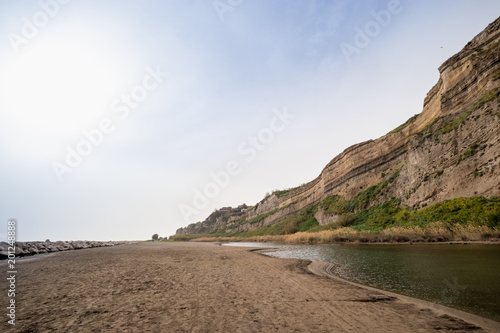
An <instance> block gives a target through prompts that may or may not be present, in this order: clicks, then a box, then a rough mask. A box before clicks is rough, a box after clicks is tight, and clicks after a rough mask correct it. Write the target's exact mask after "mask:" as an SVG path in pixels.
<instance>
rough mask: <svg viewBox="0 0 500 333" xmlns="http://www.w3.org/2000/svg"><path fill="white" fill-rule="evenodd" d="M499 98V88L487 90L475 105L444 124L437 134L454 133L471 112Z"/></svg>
mask: <svg viewBox="0 0 500 333" xmlns="http://www.w3.org/2000/svg"><path fill="white" fill-rule="evenodd" d="M499 96H500V88H495V89H492V90H489V91H487V92H485V93H484V94H483V95H482V96H481V97H480V98H479V99H478V100H477V101H476V102H475V103H474V105H473V106H472V107H470V108H468V109H467V110H465V111H463V112H462V113H460V114H459V115H458V116H457V117H456V118H455V119H453V120H452V121H451V122H449V123H446V124H445V125H444V126H443V127H441V128H440V129H439V130H438V132H437V133H438V134H446V133H449V132H451V131H454V130H455V129H457V128H458V127H460V125H462V124H463V122H464V121H465V119H467V117H468V116H470V115H471V113H472V112H474V111H475V110H477V109H479V108H480V107H482V106H483V105H484V104H486V103H488V102H491V101H492V100H494V99H497V98H498V97H499Z"/></svg>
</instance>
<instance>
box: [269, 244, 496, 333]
mask: <svg viewBox="0 0 500 333" xmlns="http://www.w3.org/2000/svg"><path fill="white" fill-rule="evenodd" d="M262 254H263V253H262ZM332 267H333V264H332V263H329V262H325V261H316V260H310V264H308V265H307V268H308V269H309V270H310V271H311V272H312V273H313V274H316V275H318V276H323V277H327V278H330V279H335V280H339V281H343V282H345V283H348V284H351V285H354V286H358V287H361V288H365V289H368V290H373V291H377V292H381V293H383V294H386V295H387V296H389V297H396V298H398V299H400V300H401V301H403V302H407V303H412V304H417V305H418V306H420V307H426V308H430V309H431V310H433V311H436V312H437V313H438V314H440V315H449V316H453V317H457V318H459V319H462V320H464V321H466V322H470V323H472V324H475V325H477V326H479V327H482V328H486V329H490V330H493V331H498V332H500V322H497V321H495V320H493V319H490V318H486V317H482V316H480V315H476V314H474V313H470V312H466V311H463V310H459V309H455V308H452V307H448V306H445V305H442V304H439V303H434V302H430V301H426V300H424V299H420V298H415V297H411V296H407V295H403V294H398V293H395V292H392V291H388V290H384V289H379V288H375V287H371V286H368V285H364V284H360V283H356V282H352V281H349V280H346V279H343V278H341V277H338V276H336V275H334V274H333V273H332V272H331V269H332Z"/></svg>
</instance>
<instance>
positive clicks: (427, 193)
mask: <svg viewBox="0 0 500 333" xmlns="http://www.w3.org/2000/svg"><path fill="white" fill-rule="evenodd" d="M499 45H500V19H497V20H496V21H495V22H493V23H492V24H490V25H489V26H488V27H487V28H486V29H485V30H484V31H483V32H481V33H480V34H479V35H477V36H476V37H475V38H474V39H473V40H472V41H471V42H469V43H468V44H467V45H466V46H465V47H464V48H463V50H462V51H460V52H459V53H457V54H456V55H454V56H453V57H451V58H450V59H448V60H447V61H446V62H445V63H444V64H442V65H441V66H440V68H439V72H440V78H439V81H438V82H437V84H436V85H435V86H434V87H433V88H432V89H431V90H430V91H429V93H428V94H427V97H426V98H425V100H424V107H423V111H422V112H421V113H420V114H419V115H417V116H414V117H412V118H410V119H409V120H408V121H407V122H406V123H405V124H403V125H401V126H400V127H398V128H397V129H395V130H394V131H392V132H390V133H388V134H387V135H385V136H383V137H381V138H379V139H376V140H370V141H366V142H362V143H359V144H357V145H354V146H351V147H349V148H347V149H346V150H345V151H343V152H342V153H341V154H340V155H338V156H336V157H335V158H334V159H333V160H332V161H331V162H330V163H328V165H327V166H326V167H325V168H324V169H323V171H322V172H321V174H320V175H319V176H318V177H317V178H316V179H314V180H313V181H311V182H309V183H308V184H305V185H303V186H300V187H297V188H294V189H291V190H288V191H278V192H275V193H273V194H272V195H270V196H268V197H266V198H265V199H264V200H262V201H261V202H260V203H258V204H257V205H255V206H254V207H249V209H248V210H246V211H245V212H244V213H243V214H242V212H241V211H240V212H238V214H234V215H230V216H225V217H224V218H222V217H218V218H219V220H217V218H215V220H214V219H212V220H213V221H212V222H211V223H207V221H208V219H207V221H205V222H202V223H198V224H196V225H195V224H192V225H190V226H189V227H187V228H181V229H179V230H178V231H177V233H178V234H183V233H202V232H215V231H222V230H226V231H248V230H253V229H257V228H260V227H263V226H266V225H272V224H275V223H277V222H279V221H280V220H282V219H283V218H285V217H286V216H289V215H290V214H294V213H297V212H298V211H300V210H301V209H303V208H304V207H308V206H312V205H316V204H318V203H319V202H320V201H321V200H322V199H324V198H326V197H328V196H330V195H340V196H343V197H345V198H346V199H347V200H350V199H352V198H354V197H355V196H357V195H358V194H360V193H361V192H363V191H364V190H366V189H367V188H368V187H370V186H373V185H376V184H378V183H380V182H381V181H383V180H384V179H386V178H387V177H389V176H390V175H392V174H394V172H395V171H396V170H400V171H399V173H398V177H397V179H396V180H395V181H394V183H392V184H391V186H390V187H389V188H388V189H386V191H385V192H384V193H383V195H381V196H380V197H379V198H378V199H377V200H378V201H379V202H378V203H381V202H384V201H386V200H390V199H391V198H394V197H395V198H397V199H398V200H399V201H400V203H401V204H402V205H406V206H410V207H413V208H421V207H425V206H427V205H429V204H433V203H436V202H440V201H443V200H447V199H453V198H457V197H471V196H492V195H494V196H499V195H500V169H499V166H500V165H499V164H500V142H499V141H500V47H499ZM376 203H377V202H374V203H372V204H376ZM315 217H316V219H317V220H318V221H319V223H320V224H327V223H331V222H335V220H336V218H337V217H336V216H328V215H326V214H324V212H321V211H317V212H316V214H315Z"/></svg>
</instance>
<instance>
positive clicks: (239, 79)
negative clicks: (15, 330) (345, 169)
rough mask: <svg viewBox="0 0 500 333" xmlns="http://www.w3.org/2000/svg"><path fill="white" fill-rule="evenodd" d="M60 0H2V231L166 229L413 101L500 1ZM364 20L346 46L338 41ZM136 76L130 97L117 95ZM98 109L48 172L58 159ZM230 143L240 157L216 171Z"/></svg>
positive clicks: (396, 120) (321, 158) (401, 116)
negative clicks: (78, 153)
mask: <svg viewBox="0 0 500 333" xmlns="http://www.w3.org/2000/svg"><path fill="white" fill-rule="evenodd" d="M62 2H63V1H61V3H60V2H58V1H56V0H45V1H43V0H42V1H39V2H38V1H23V2H20V1H5V0H2V1H0V152H1V155H2V159H1V160H0V170H1V172H0V236H2V238H5V236H6V228H7V220H8V219H10V218H15V219H17V221H18V224H19V233H18V239H19V240H44V239H46V238H50V239H52V240H58V239H61V240H74V239H97V240H108V239H117V240H118V239H146V238H149V237H150V236H151V235H152V234H153V233H159V234H160V236H168V235H172V234H174V233H175V230H176V229H177V228H179V227H183V226H186V225H187V224H189V223H190V222H196V221H200V220H203V219H204V218H205V217H206V216H207V215H208V214H209V213H210V212H212V211H213V210H214V209H215V208H219V207H221V206H228V205H232V206H236V205H238V204H241V203H246V204H248V205H253V204H255V203H256V202H258V201H259V200H260V199H262V198H263V197H264V195H265V193H266V192H270V191H272V190H275V189H281V188H287V187H294V186H297V185H300V184H301V183H304V182H307V181H310V180H312V179H314V178H315V177H316V176H317V175H318V174H319V173H320V172H321V170H322V168H323V167H324V166H325V165H326V164H327V163H328V162H329V161H330V160H331V159H332V158H333V157H334V156H335V155H336V154H338V153H340V152H341V151H342V150H343V149H345V148H347V147H348V146H349V145H351V144H355V143H358V142H360V141H364V140H367V139H372V138H373V139H375V138H377V137H380V136H382V135H384V134H385V133H387V132H389V131H390V130H391V129H393V128H395V127H397V126H398V125H399V124H401V123H402V122H404V121H405V120H406V119H407V118H409V117H410V116H412V115H414V114H416V113H419V112H420V111H421V109H422V104H423V99H424V97H425V95H426V93H427V92H428V91H429V90H430V88H431V87H432V86H433V85H434V84H435V83H436V82H437V79H438V71H437V68H438V67H439V65H440V64H442V63H443V62H444V61H445V60H446V59H448V58H449V57H450V56H452V55H453V54H454V53H456V52H458V51H459V50H460V49H461V48H462V47H463V46H464V45H465V44H466V43H467V42H468V41H469V40H470V39H471V38H473V37H474V36H475V35H476V34H477V33H479V32H480V31H481V30H482V29H484V28H485V27H486V25H487V24H488V23H490V22H492V21H493V20H495V19H496V18H497V17H498V14H499V13H500V2H498V1H495V0H492V1H457V0H454V1H451V0H450V1H435V0H434V1H430V0H429V1H416V0H414V1H401V2H400V4H399V5H397V4H394V6H395V7H394V8H396V9H397V10H395V13H393V14H391V15H390V18H388V19H387V18H386V19H387V21H384V22H382V23H384V24H383V25H382V24H380V23H377V21H376V20H375V18H374V16H373V12H376V13H381V11H383V13H386V11H387V9H388V6H389V7H390V6H392V5H391V1H269V0H260V1H257V0H242V1H240V2H238V1H230V2H228V1H227V0H221V1H220V2H218V4H219V6H222V7H219V8H226V9H227V10H226V11H225V12H223V13H221V12H220V9H219V12H218V11H217V9H216V8H215V7H214V2H213V1H211V0H210V1H202V0H198V1H180V0H179V1H105V2H103V1H81V0H72V1H65V2H67V4H63V3H62ZM221 3H222V5H221ZM228 3H232V4H233V6H231V7H227V6H230V5H228ZM40 4H45V8H46V9H45V10H44V9H43V8H42V7H41V5H40ZM224 6H226V7H224ZM391 8H392V7H391ZM219 14H221V15H222V18H223V20H221V19H220V15H219ZM30 24H34V27H35V29H36V32H33V30H30V29H29V27H27V25H30ZM367 27H368V28H370V27H371V29H375V30H372V31H368V33H369V34H371V35H372V37H369V39H370V41H369V44H368V45H366V46H365V45H363V47H359V48H358V52H357V53H354V54H352V55H351V57H350V59H347V58H346V57H345V56H344V55H343V53H342V49H341V45H342V44H341V43H345V44H349V45H352V46H356V44H355V41H356V35H357V31H360V30H361V31H363V32H367V31H366V29H367ZM358 37H359V36H358ZM16 49H17V50H16ZM348 60H349V61H348ZM157 68H158V70H157ZM154 71H159V72H162V73H163V72H164V73H168V74H165V75H164V74H157V76H158V75H160V77H159V80H157V81H155V79H154V77H153V76H151V74H150V72H154ZM144 80H146V81H147V83H149V86H150V87H151V86H153V85H154V86H155V87H154V88H151V89H148V90H144V88H141V87H142V86H143V82H144ZM134 89H135V90H134ZM141 89H142V90H141ZM134 91H135V92H134ZM141 91H142V93H144V92H145V93H146V95H144V94H143V95H140V94H139V93H140V92H141ZM132 92H134V93H136V95H135V96H139V97H140V99H141V100H140V101H138V100H136V101H137V103H134V107H135V108H134V109H132V108H131V107H127V106H126V105H127V104H125V102H123V101H121V100H120V99H121V98H122V96H123V95H130V94H131V93H132ZM139 97H138V98H139ZM132 102H133V101H132ZM120 107H121V108H122V109H121V110H122V111H119V110H120V109H119V108H120ZM124 108H125V109H124ZM113 110H115V111H117V112H114V111H113ZM123 110H126V111H130V112H129V113H128V115H127V116H126V117H122V118H120V116H123V115H124V112H125V111H123ZM276 110H280V112H281V113H283V112H284V111H283V110H286V112H287V113H288V114H291V115H293V119H292V118H291V116H290V119H288V120H285V122H283V121H281V122H280V120H279V119H278V118H276V112H277V111H276ZM274 118H276V119H274ZM106 119H107V121H108V125H109V126H111V127H112V130H110V131H109V133H107V134H103V135H102V137H99V135H97V136H96V137H94V141H95V142H97V143H96V144H91V147H90V149H91V151H90V152H89V153H88V155H87V156H83V157H82V159H81V161H80V163H79V164H78V165H77V166H75V167H72V168H71V169H72V172H71V173H62V174H61V173H59V178H60V179H62V181H59V178H58V175H57V174H56V173H57V172H55V171H54V163H55V162H56V164H57V163H59V164H57V165H59V166H60V165H65V166H66V167H68V165H67V162H65V159H66V157H67V154H68V150H67V149H68V148H67V147H70V148H69V149H73V150H77V147H78V146H79V145H80V146H81V147H80V148H81V149H85V147H87V148H88V146H85V145H86V144H88V139H86V137H85V136H84V134H83V132H84V131H90V130H92V129H95V128H98V127H99V125H100V124H101V122H102V121H103V120H105V121H106ZM110 124H111V125H110ZM271 124H274V125H276V126H277V127H276V126H275V127H272V125H271ZM278 125H279V126H278ZM271 128H275V129H278V128H279V131H276V130H275V131H272V130H271V132H270V129H271ZM108 129H109V128H108ZM94 133H95V132H94ZM259 133H260V135H261V137H260V139H258V140H264V141H265V144H262V143H263V142H259V143H258V146H257V147H258V148H259V149H260V148H263V149H262V151H260V150H257V149H255V150H254V151H255V156H254V155H253V154H250V153H249V150H252V149H254V148H252V146H251V139H249V137H257V138H258V135H259ZM270 133H271V134H270ZM269 135H272V138H271V137H270V136H269ZM86 140H87V143H82V142H83V141H86ZM82 147H83V148H82ZM87 152H88V151H87ZM245 152H246V153H245ZM250 157H254V158H253V159H251V160H250V161H249V159H250ZM230 161H235V163H237V165H238V168H237V169H238V172H235V173H234V174H233V175H230V176H229V178H228V179H226V178H224V177H223V178H224V179H222V178H221V179H222V180H223V181H222V180H221V183H220V184H219V185H217V184H216V182H214V181H213V180H212V178H211V176H210V173H211V172H216V173H219V172H220V171H221V170H224V169H225V168H226V165H227V164H228V162H230ZM59 170H62V169H59ZM210 183H212V185H207V184H210ZM214 185H215V186H216V187H217V188H215V189H214ZM207 186H208V187H207ZM206 188H208V189H209V190H208V191H210V190H213V191H216V192H217V193H216V192H213V193H214V195H210V196H211V198H206V200H204V201H203V200H201V201H200V200H199V197H197V195H196V193H197V190H199V191H200V192H202V193H204V189H206ZM209 193H212V192H209ZM193 200H195V201H196V200H198V202H197V204H198V206H197V207H196V203H194V202H193ZM202 201H203V202H202ZM181 211H183V212H184V214H183V213H182V212H181ZM2 221H3V222H2ZM2 223H3V224H4V227H1V225H2Z"/></svg>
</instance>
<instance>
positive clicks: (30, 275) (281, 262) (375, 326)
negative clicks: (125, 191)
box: [0, 242, 500, 332]
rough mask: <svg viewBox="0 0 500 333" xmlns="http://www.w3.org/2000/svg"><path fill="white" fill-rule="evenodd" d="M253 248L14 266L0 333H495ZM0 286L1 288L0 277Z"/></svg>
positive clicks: (75, 256)
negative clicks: (11, 308)
mask: <svg viewBox="0 0 500 333" xmlns="http://www.w3.org/2000/svg"><path fill="white" fill-rule="evenodd" d="M249 250H250V249H249V248H238V247H225V246H218V245H217V244H213V243H211V244H206V243H162V242H155V243H138V244H133V245H123V246H119V247H107V248H95V249H86V250H80V251H69V252H61V253H55V254H53V255H51V256H46V257H42V258H40V259H38V260H32V261H24V262H20V263H19V264H18V274H17V281H16V289H17V292H16V310H17V318H16V327H15V328H14V327H11V326H10V325H8V324H7V320H6V319H4V320H3V321H2V322H1V323H0V331H1V332H47V331H51V332H92V331H94V332H390V331H393V332H434V331H436V330H441V331H447V330H454V331H455V332H461V331H463V332H465V331H470V330H474V331H475V332H481V331H483V332H494V331H498V328H499V327H500V326H496V327H493V326H492V327H489V326H488V325H487V324H484V323H482V322H477V321H473V320H469V319H466V318H462V317H461V315H460V314H455V315H454V314H451V313H449V312H442V311H438V310H435V309H431V308H430V307H428V306H427V305H425V304H424V303H422V302H416V301H414V300H406V299H404V298H403V297H400V296H399V295H396V296H392V295H389V294H388V293H386V292H381V291H379V290H375V289H372V288H367V287H361V286H358V285H354V284H352V283H348V282H346V281H343V280H339V279H332V278H331V277H326V276H320V275H315V274H312V273H311V271H310V270H309V269H308V268H307V265H308V264H309V262H305V261H300V260H292V259H289V260H285V259H277V258H270V257H266V256H263V255H259V254H256V253H252V252H251V251H249ZM6 268H7V267H6V265H5V264H4V263H2V264H1V265H0V270H2V271H4V272H6V271H7V269H6ZM0 288H2V290H3V291H6V290H7V283H6V281H4V279H2V282H1V283H0ZM3 291H2V295H5V293H4V292H3ZM2 299H4V300H5V299H6V296H2ZM3 302H4V301H3ZM4 317H6V316H5V315H4ZM461 318H462V319H461ZM493 324H496V323H495V322H493ZM479 327H480V328H479Z"/></svg>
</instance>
